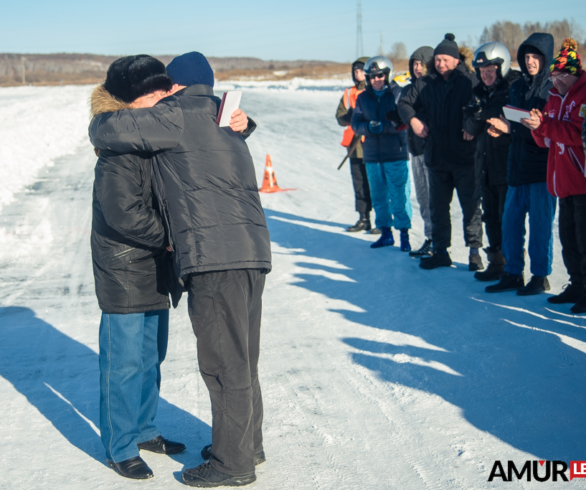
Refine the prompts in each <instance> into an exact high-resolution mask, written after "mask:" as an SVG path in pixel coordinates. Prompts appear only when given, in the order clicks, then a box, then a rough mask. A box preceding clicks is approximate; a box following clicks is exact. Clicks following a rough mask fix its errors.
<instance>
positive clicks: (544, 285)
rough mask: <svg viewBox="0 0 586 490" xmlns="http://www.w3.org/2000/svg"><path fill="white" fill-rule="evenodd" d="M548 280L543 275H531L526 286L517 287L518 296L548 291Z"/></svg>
mask: <svg viewBox="0 0 586 490" xmlns="http://www.w3.org/2000/svg"><path fill="white" fill-rule="evenodd" d="M549 289H550V287H549V281H548V280H547V277H545V276H533V277H532V278H531V280H530V281H529V282H528V283H527V285H526V286H523V287H522V288H519V289H517V294H518V295H519V296H532V295H533V294H540V293H545V292H546V291H549Z"/></svg>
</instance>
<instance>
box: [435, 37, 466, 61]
mask: <svg viewBox="0 0 586 490" xmlns="http://www.w3.org/2000/svg"><path fill="white" fill-rule="evenodd" d="M455 39H456V36H454V35H453V34H450V33H448V34H446V35H445V36H444V40H443V41H442V42H441V43H439V44H438V45H437V47H436V48H435V49H434V51H433V55H434V56H435V55H437V54H447V55H448V56H451V57H452V58H456V59H457V60H459V59H460V51H459V49H458V44H457V43H456V41H455Z"/></svg>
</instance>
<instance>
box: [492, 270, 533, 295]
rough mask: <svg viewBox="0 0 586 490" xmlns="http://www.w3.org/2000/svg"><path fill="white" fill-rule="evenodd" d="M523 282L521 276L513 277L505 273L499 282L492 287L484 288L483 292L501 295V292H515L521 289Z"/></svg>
mask: <svg viewBox="0 0 586 490" xmlns="http://www.w3.org/2000/svg"><path fill="white" fill-rule="evenodd" d="M524 284H525V282H524V281H523V276H522V275H521V276H515V275H513V274H509V273H508V272H505V273H504V274H503V275H502V276H501V280H500V281H499V282H498V283H496V284H493V285H492V286H486V289H485V291H486V292H487V293H502V292H503V291H516V290H518V289H519V288H522V287H523V285H524Z"/></svg>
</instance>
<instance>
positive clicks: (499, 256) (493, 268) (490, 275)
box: [474, 248, 507, 282]
mask: <svg viewBox="0 0 586 490" xmlns="http://www.w3.org/2000/svg"><path fill="white" fill-rule="evenodd" d="M484 251H485V252H486V255H487V256H488V267H487V269H486V270H485V271H484V272H477V273H476V274H474V278H475V279H478V280H479V281H486V282H488V281H498V280H499V279H500V278H501V276H502V275H503V274H504V273H505V264H506V263H507V261H506V260H505V257H504V256H503V253H502V252H501V250H500V249H498V248H497V249H494V250H493V249H491V248H485V249H484Z"/></svg>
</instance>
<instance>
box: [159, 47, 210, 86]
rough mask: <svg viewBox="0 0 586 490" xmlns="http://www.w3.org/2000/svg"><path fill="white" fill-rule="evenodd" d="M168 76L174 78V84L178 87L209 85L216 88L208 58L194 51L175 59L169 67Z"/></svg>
mask: <svg viewBox="0 0 586 490" xmlns="http://www.w3.org/2000/svg"><path fill="white" fill-rule="evenodd" d="M167 74H168V75H169V76H170V77H171V78H172V80H173V83H176V84H178V85H185V86H187V87H189V86H190V85H199V84H201V85H209V86H210V87H213V86H214V72H213V70H212V67H211V66H210V64H209V63H208V60H207V59H206V57H205V56H204V55H203V54H201V53H198V52H197V51H192V52H191V53H185V54H182V55H181V56H177V58H174V59H173V61H171V63H169V64H168V65H167Z"/></svg>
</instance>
